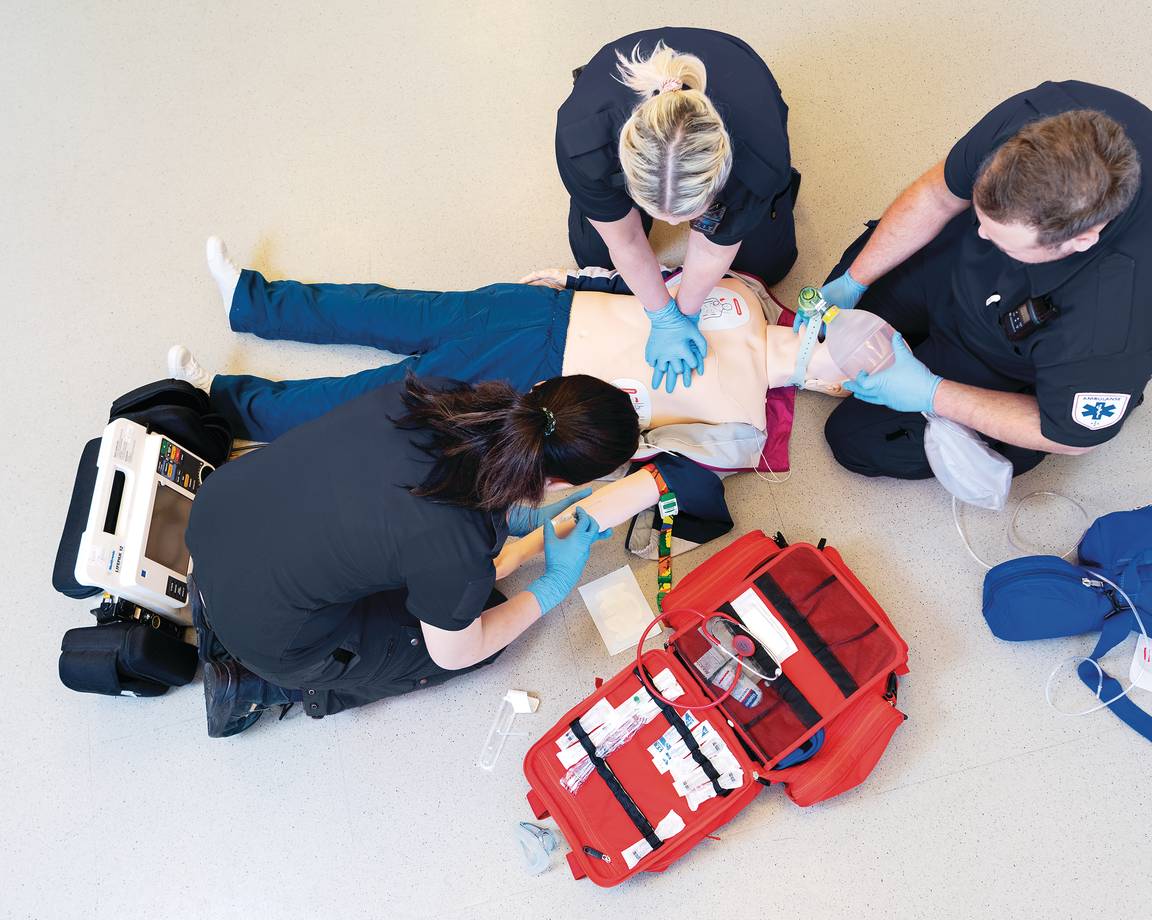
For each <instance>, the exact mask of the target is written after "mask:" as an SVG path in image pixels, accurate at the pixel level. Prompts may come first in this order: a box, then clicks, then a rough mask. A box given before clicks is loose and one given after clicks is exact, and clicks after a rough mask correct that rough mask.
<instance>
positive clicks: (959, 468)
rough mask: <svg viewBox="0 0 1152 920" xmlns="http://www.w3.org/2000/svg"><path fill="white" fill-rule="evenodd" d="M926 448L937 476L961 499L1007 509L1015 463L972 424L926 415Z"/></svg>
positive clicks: (990, 509)
mask: <svg viewBox="0 0 1152 920" xmlns="http://www.w3.org/2000/svg"><path fill="white" fill-rule="evenodd" d="M925 418H927V419H928V426H927V428H925V429H924V452H925V453H926V454H927V455H928V465H929V466H931V467H932V472H933V473H934V474H935V476H936V479H937V480H938V481H939V482H940V484H941V485H942V486H944V488H945V489H947V490H948V491H949V492H951V493H952V495H953V496H955V497H956V498H957V499H958V500H959V501H962V502H965V503H966V504H969V505H976V506H977V507H979V508H987V509H988V510H989V511H1003V510H1004V506H1005V504H1007V502H1008V492H1009V490H1010V489H1011V488H1012V463H1011V461H1009V460H1008V459H1007V458H1006V457H1004V456H1003V455H1002V454H999V453H997V452H996V451H994V450H993V449H992V448H991V447H989V446H988V445H987V444H985V443H984V439H983V438H981V437H980V435H978V434H977V433H976V432H975V431H973V430H972V429H971V428H967V427H965V426H964V425H961V424H959V423H957V422H953V421H951V420H949V419H946V418H940V417H939V416H936V415H928V414H926V415H925Z"/></svg>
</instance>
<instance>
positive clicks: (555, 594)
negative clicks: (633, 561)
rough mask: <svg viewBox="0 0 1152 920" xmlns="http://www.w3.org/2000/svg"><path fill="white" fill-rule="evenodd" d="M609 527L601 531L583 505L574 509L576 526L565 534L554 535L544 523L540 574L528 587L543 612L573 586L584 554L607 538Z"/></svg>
mask: <svg viewBox="0 0 1152 920" xmlns="http://www.w3.org/2000/svg"><path fill="white" fill-rule="evenodd" d="M610 536H612V528H608V529H607V530H601V529H600V525H599V524H597V523H596V519H595V518H594V517H592V515H590V514H589V513H588V512H587V511H585V510H584V509H583V508H577V509H576V526H575V527H573V528H572V532H571V533H570V534H568V536H566V537H560V536H557V534H556V528H555V527H553V526H552V522H551V521H550V520H549V521H545V522H544V574H543V575H541V576H540V577H539V578H537V579H536V580H535V581H534V582H532V584H530V585H529V586H528V590H529V591H531V592H532V593H533V594H535V595H536V600H537V601H539V603H540V613H541V615H543V614H545V613H547V612H548V611H549V610H551V609H552V608H553V607H555V606H556V605H557V604H559V603H560V602H561V601H562V600H564V598H566V597H567V596H568V594H569V592H570V591H571V590H572V589H573V588H575V587H576V582H578V581H579V580H580V576H581V575H583V574H584V566H586V565H587V564H588V553H589V552H590V551H591V550H592V544H593V543H595V542H596V541H597V540H607V539H608V538H609V537H610Z"/></svg>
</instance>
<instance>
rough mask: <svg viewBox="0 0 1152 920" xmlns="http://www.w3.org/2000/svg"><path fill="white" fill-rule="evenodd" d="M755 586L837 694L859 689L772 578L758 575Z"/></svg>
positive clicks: (825, 643) (851, 692)
mask: <svg viewBox="0 0 1152 920" xmlns="http://www.w3.org/2000/svg"><path fill="white" fill-rule="evenodd" d="M756 587H757V588H759V589H760V591H761V593H762V594H763V595H764V597H765V598H767V600H768V602H769V603H770V604H772V606H773V607H775V608H776V610H777V611H778V612H779V613H780V616H781V617H783V618H784V622H786V623H787V624H788V625H789V626H790V627H791V628H792V631H793V632H794V633H796V635H797V636H798V637H799V638H800V641H801V642H803V643H804V644H805V645H806V646H808V650H809V651H810V652H811V653H812V655H813V657H814V658H815V659H816V660H817V661H818V662H820V666H821V667H822V668H823V669H824V670H825V671H827V672H828V676H829V677H831V678H832V680H833V682H834V683H835V684H836V686H837V687H839V688H840V692H841V693H843V694H844V696H845V697H846V698H847V697H849V696H851V695H852V694H853V693H855V692H856V691H857V690H859V689H860V685H859V684H858V683H856V681H855V679H854V678H853V677H852V675H851V674H849V673H848V669H847V668H846V667H844V665H843V664H842V663H841V662H840V659H839V658H837V657H836V654H835V652H833V651H832V650H831V649H830V648H829V647H828V643H827V642H825V641H824V640H823V639H822V638H821V636H820V634H819V633H818V632H816V630H815V629H814V628H813V627H812V624H811V623H809V622H808V619H807V618H806V617H805V616H804V615H803V614H802V613H801V612H800V611H799V610H797V609H796V605H795V604H793V603H792V599H791V598H790V597H788V595H787V594H785V593H784V590H783V589H782V588H781V587H780V585H778V584H777V583H776V579H774V578H773V577H772V576H771V575H768V574H765V575H761V576H760V577H759V578H757V579H756Z"/></svg>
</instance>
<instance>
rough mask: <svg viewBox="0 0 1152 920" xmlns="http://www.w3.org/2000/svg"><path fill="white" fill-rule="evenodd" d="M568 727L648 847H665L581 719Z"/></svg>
mask: <svg viewBox="0 0 1152 920" xmlns="http://www.w3.org/2000/svg"><path fill="white" fill-rule="evenodd" d="M568 727H569V728H570V729H572V734H574V735H575V736H576V740H577V741H579V742H580V746H581V747H582V748H584V753H585V754H587V755H588V759H589V760H590V761H592V766H593V767H595V768H596V772H597V773H599V774H600V778H601V779H602V780H604V785H606V786H607V787H608V791H609V792H611V793H612V795H613V797H615V799H616V801H617V802H619V803H620V807H621V808H623V809H624V813H625V814H626V815H628V817H629V819H630V820H631V821H632V823H633V824H634V825H636V830H638V831H639V832H640V833H641V835H642V836H643V837H644V839H645V840H647V841H648V845H649V846H650V847H652V849H654V850H655V849H657V848H658V847H661V846H663V845H664V841H663V840H661V839H660V838H659V837H657V836H656V828H654V827H653V826H652V823H651V822H650V821H649V820H648V819H647V818H646V817H644V812H642V811H641V810H640V806H639V805H637V804H636V802H635V801H634V800H633V798H632V796H630V795H629V794H628V790H627V789H625V788H624V786H623V785H622V784H621V782H620V780H619V779H617V778H616V774H615V773H613V772H612V768H611V767H610V766H608V763H607V761H605V760H604V758H603V757H600V756H599V755H597V753H596V745H594V744H593V743H592V739H591V738H589V737H588V732H586V731H584V726H583V725H581V724H580V719H579V718H576V719H573V720H572V721H571V722H570V723H569V725H568Z"/></svg>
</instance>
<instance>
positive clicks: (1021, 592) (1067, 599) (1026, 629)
mask: <svg viewBox="0 0 1152 920" xmlns="http://www.w3.org/2000/svg"><path fill="white" fill-rule="evenodd" d="M1079 560H1080V563H1081V564H1080V565H1074V564H1072V563H1070V562H1067V561H1066V560H1064V559H1061V558H1059V557H1057V556H1026V557H1023V558H1020V559H1011V560H1009V561H1008V562H1004V563H1001V564H1000V565H998V566H995V567H993V568H992V569H991V570H989V572H988V574H987V575H986V576H985V578H984V617H985V619H986V620H987V621H988V626H989V627H990V628H991V630H992V632H993V634H994V635H996V636H997V637H998V638H1001V639H1007V640H1010V641H1024V640H1030V639H1051V638H1058V637H1063V636H1078V635H1083V634H1085V633H1090V632H1096V631H1099V632H1100V636H1099V639H1098V641H1097V643H1096V647H1095V648H1094V649H1093V650H1092V651H1091V653H1090V654H1089V655H1088V656H1086V657H1085V658H1083V659H1081V660H1080V662H1079V664H1078V665H1077V668H1076V671H1077V674H1078V676H1079V677H1080V679H1081V680H1082V681H1083V682H1084V684H1085V685H1086V686H1087V687H1088V688H1089V689H1090V690H1092V692H1093V693H1094V694H1095V697H1096V699H1098V700H1099V701H1100V705H1099V706H1098V707H1096V708H1103V707H1104V706H1107V707H1108V708H1109V709H1111V710H1112V712H1113V713H1115V714H1116V716H1117V717H1118V718H1120V719H1121V720H1122V721H1124V722H1125V723H1126V724H1127V725H1129V726H1130V727H1131V728H1133V729H1134V730H1135V731H1137V732H1138V733H1139V734H1141V735H1142V736H1143V737H1145V738H1147V739H1148V740H1149V741H1152V715H1150V714H1149V713H1148V712H1146V711H1145V710H1144V709H1142V708H1141V707H1140V706H1138V705H1137V704H1136V702H1135V701H1133V700H1132V699H1131V698H1130V696H1129V695H1128V690H1130V689H1131V686H1129V687H1128V688H1127V689H1126V688H1125V687H1124V686H1123V685H1122V684H1121V682H1120V681H1118V680H1116V679H1115V678H1114V677H1112V676H1111V675H1109V674H1108V673H1107V672H1105V671H1104V670H1103V668H1102V667H1101V666H1100V659H1101V658H1102V657H1103V656H1104V655H1106V654H1107V653H1108V652H1110V651H1111V650H1112V649H1114V648H1116V647H1117V646H1118V645H1120V644H1121V643H1122V642H1124V641H1125V640H1127V639H1128V638H1129V636H1130V635H1131V634H1132V633H1133V632H1136V633H1138V634H1140V633H1144V634H1145V635H1147V631H1148V629H1149V627H1150V626H1152V505H1150V506H1147V507H1144V508H1138V509H1136V510H1133V511H1119V512H1115V513H1112V514H1107V515H1104V516H1103V517H1101V518H1098V519H1097V520H1096V522H1095V523H1094V524H1093V525H1092V526H1091V527H1090V528H1088V530H1087V532H1086V533H1085V534H1084V537H1083V538H1082V539H1081V541H1080V546H1079ZM1129 601H1130V602H1131V605H1132V606H1129ZM1133 607H1135V609H1133ZM1134 680H1135V678H1133V681H1134ZM1091 711H1093V710H1091V709H1089V710H1085V712H1091Z"/></svg>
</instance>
